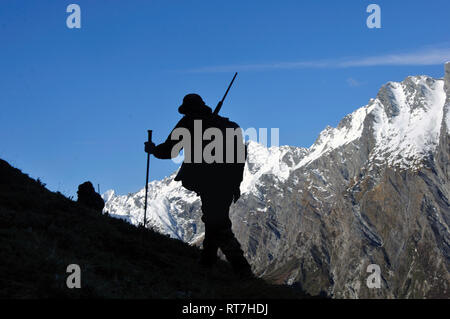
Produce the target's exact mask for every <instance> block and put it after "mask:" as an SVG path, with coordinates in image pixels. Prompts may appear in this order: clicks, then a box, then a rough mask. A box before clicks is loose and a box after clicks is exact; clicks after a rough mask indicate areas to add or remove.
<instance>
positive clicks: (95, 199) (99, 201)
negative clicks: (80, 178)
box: [77, 182, 105, 213]
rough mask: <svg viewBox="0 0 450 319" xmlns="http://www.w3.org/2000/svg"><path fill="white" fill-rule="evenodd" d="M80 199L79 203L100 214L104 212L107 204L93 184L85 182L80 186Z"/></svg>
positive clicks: (78, 192)
mask: <svg viewBox="0 0 450 319" xmlns="http://www.w3.org/2000/svg"><path fill="white" fill-rule="evenodd" d="M77 194H78V199H77V202H78V203H80V204H82V205H84V206H86V207H89V208H90V209H93V210H95V211H97V212H99V213H101V212H102V211H103V208H104V207H105V202H104V201H103V198H102V197H101V196H100V194H98V193H97V192H96V191H95V189H94V186H93V185H92V183H91V182H84V183H83V184H80V185H78V191H77Z"/></svg>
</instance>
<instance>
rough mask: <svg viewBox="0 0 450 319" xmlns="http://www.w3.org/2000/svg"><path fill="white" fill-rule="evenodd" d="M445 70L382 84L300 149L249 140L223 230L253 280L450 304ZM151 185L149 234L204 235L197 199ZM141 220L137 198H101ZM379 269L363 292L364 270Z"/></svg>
mask: <svg viewBox="0 0 450 319" xmlns="http://www.w3.org/2000/svg"><path fill="white" fill-rule="evenodd" d="M449 108H450V63H447V64H446V68H445V77H444V78H443V79H433V78H430V77H427V76H411V77H408V78H406V79H405V80H404V81H403V82H399V83H397V82H389V83H387V84H386V85H384V86H383V87H382V88H381V89H380V91H379V93H378V95H377V97H376V98H375V99H371V100H370V101H369V103H368V104H367V105H366V106H363V107H361V108H359V109H357V110H356V111H354V112H353V113H351V114H349V115H347V116H346V117H344V118H343V119H342V120H341V122H340V123H339V125H338V126H337V127H336V128H332V127H327V128H325V130H323V131H322V132H321V133H320V135H319V137H318V138H317V140H316V141H315V142H314V144H313V145H312V146H311V147H309V148H300V147H292V146H281V147H269V148H267V147H265V146H263V145H261V144H258V143H256V142H250V143H249V157H248V160H247V163H246V167H245V172H244V180H243V182H242V184H241V193H242V197H241V199H240V200H239V201H238V202H237V203H236V204H234V205H232V208H231V213H230V215H231V219H232V221H233V230H234V231H235V233H236V236H237V237H238V239H239V240H240V242H241V243H242V246H243V248H244V250H245V252H246V254H247V257H248V259H249V260H250V261H251V264H252V266H253V268H254V271H255V272H256V273H257V274H258V275H260V276H263V277H265V278H267V279H270V280H272V281H274V282H286V283H289V284H293V285H298V286H301V287H303V288H304V289H306V290H308V291H309V292H310V293H312V294H317V293H319V292H320V291H325V292H327V293H328V294H330V295H333V296H335V297H374V296H384V297H415V296H425V297H427V296H428V297H429V296H446V297H450V291H449V289H450V274H449V269H450V263H449V261H450V230H449V221H450V207H449V198H450V187H449V177H448V172H449V153H450V146H449V139H448V137H449V131H450V129H449V128H450V114H449ZM174 176H175V173H174V174H173V175H171V176H169V177H167V178H165V179H163V180H161V181H154V182H151V183H150V184H149V192H148V194H149V195H148V196H149V208H148V216H149V225H150V227H153V228H155V229H157V230H158V231H160V232H162V233H165V234H168V235H170V236H172V237H175V238H179V239H181V240H184V241H186V242H190V243H198V242H200V240H201V238H202V234H203V223H202V222H201V221H200V217H201V210H200V206H201V203H200V200H199V198H198V197H197V196H196V195H195V194H194V193H192V192H189V191H187V190H185V189H184V188H183V187H182V186H181V184H180V183H179V182H175V181H174V180H173V178H174ZM103 196H104V199H105V201H106V207H105V210H106V211H108V212H109V213H110V214H112V215H114V216H117V217H121V218H125V219H127V220H129V221H130V222H132V223H134V224H138V223H140V222H142V220H143V205H144V189H142V190H140V191H138V192H137V193H134V194H129V195H115V194H114V192H113V191H108V192H106V193H105V194H104V195H103ZM369 264H378V265H379V266H380V267H381V278H382V288H380V289H369V288H368V287H367V286H366V278H367V276H368V275H369V274H368V273H367V272H366V268H367V266H368V265H369Z"/></svg>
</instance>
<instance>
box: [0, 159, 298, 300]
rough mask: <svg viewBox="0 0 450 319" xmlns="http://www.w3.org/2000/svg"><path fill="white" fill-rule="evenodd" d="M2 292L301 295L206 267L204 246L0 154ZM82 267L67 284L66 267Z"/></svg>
mask: <svg viewBox="0 0 450 319" xmlns="http://www.w3.org/2000/svg"><path fill="white" fill-rule="evenodd" d="M0 247H1V249H0V298H55V297H56V298H80V297H82V298H90V297H94V298H95V297H97V298H302V297H305V296H304V295H303V294H302V293H301V292H299V291H296V290H294V289H292V288H289V287H286V286H274V285H269V284H267V283H265V282H264V281H262V280H252V281H241V280H238V279H237V278H235V277H234V275H233V273H232V272H231V268H230V267H229V266H228V264H227V263H224V262H221V263H220V265H219V266H218V268H217V269H214V270H212V271H207V270H205V269H203V268H201V267H199V266H198V265H197V258H198V256H199V250H198V249H197V248H195V247H191V246H188V245H187V244H185V243H183V242H181V241H179V240H174V239H170V238H168V237H166V236H163V235H160V234H158V233H155V232H153V231H151V230H147V229H143V228H136V227H134V226H132V225H130V224H128V223H126V222H124V221H121V220H118V219H114V218H110V217H108V216H106V215H100V214H98V213H95V212H94V211H91V210H89V209H86V208H84V207H81V206H79V205H78V204H77V203H76V202H74V201H72V200H70V199H68V198H66V197H64V196H63V195H61V194H59V193H53V192H50V191H48V190H47V189H46V188H45V187H44V185H43V184H42V183H41V182H40V181H39V180H37V181H36V180H34V179H31V178H29V177H28V176H27V175H25V174H23V173H21V172H20V171H19V170H18V169H15V168H13V167H11V166H10V165H9V164H8V163H7V162H5V161H3V160H0ZM69 264H78V265H79V266H80V268H81V289H69V288H67V286H66V279H67V276H69V274H68V273H66V268H67V266H68V265H69Z"/></svg>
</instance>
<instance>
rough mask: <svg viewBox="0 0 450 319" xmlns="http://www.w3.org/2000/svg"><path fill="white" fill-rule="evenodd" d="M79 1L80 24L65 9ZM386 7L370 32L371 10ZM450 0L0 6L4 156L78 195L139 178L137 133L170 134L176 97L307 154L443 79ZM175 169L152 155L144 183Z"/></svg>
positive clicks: (12, 2)
mask: <svg viewBox="0 0 450 319" xmlns="http://www.w3.org/2000/svg"><path fill="white" fill-rule="evenodd" d="M70 3H76V4H78V5H79V6H80V7H81V29H68V28H67V27H66V18H67V16H68V15H69V14H68V13H66V7H67V6H68V5H69V4H70ZM370 3H376V4H378V5H380V7H381V21H382V22H381V23H382V28H381V29H368V28H367V26H366V18H367V17H368V15H369V14H368V13H366V7H367V6H368V5H369V4H370ZM449 12H450V2H449V1H448V0H431V1H422V0H421V1H411V0H410V1H406V0H398V1H391V0H389V1H380V0H373V1H362V0H349V1H334V0H329V1H325V0H317V1H299V0H295V1H261V0H259V1H253V0H251V1H248V0H247V1H214V0H209V1H206V0H202V1H167V0H165V1H113V0H111V1H102V0H95V1H81V0H79V1H78V0H72V1H62V0H52V1H45V0H40V1H21V0H3V1H1V2H0V158H2V159H4V160H7V161H8V162H10V163H11V164H12V165H13V166H16V167H18V168H20V169H22V170H23V171H24V172H26V173H28V174H30V175H31V176H32V177H35V178H37V177H39V178H41V180H43V181H44V182H45V183H47V186H48V188H50V189H51V190H55V191H56V190H58V191H61V192H62V193H64V194H66V195H74V194H75V193H76V188H77V185H78V184H80V183H82V182H83V181H85V180H91V181H92V182H93V183H94V184H95V185H97V184H100V186H101V190H102V192H103V191H105V190H106V189H110V188H112V189H115V190H116V191H117V192H118V193H128V192H134V191H137V190H138V189H140V188H142V187H143V186H144V183H145V165H146V155H145V153H144V152H143V142H144V141H145V140H146V135H147V133H146V130H147V129H153V130H154V135H153V136H154V138H153V140H154V141H155V142H161V141H163V139H165V138H166V136H167V134H168V133H169V132H170V129H171V128H172V126H173V125H175V123H176V122H177V121H178V119H179V118H180V115H179V114H178V113H177V107H178V105H179V104H180V103H181V100H182V98H183V96H184V95H185V94H187V93H191V92H196V93H199V94H200V95H202V97H203V98H204V100H205V101H206V102H207V104H209V105H211V106H213V107H214V106H215V105H216V103H217V102H218V100H219V99H220V98H221V96H222V94H223V92H224V90H225V88H226V86H227V84H228V81H229V80H230V79H231V77H232V75H233V73H234V72H235V71H238V72H239V76H238V78H237V80H236V82H235V85H234V87H233V89H232V90H231V91H230V94H229V96H228V98H227V101H226V103H225V105H224V107H223V109H222V110H223V111H222V115H224V116H227V117H231V118H232V119H233V120H235V121H237V122H238V123H239V124H240V125H241V126H242V127H244V128H247V127H256V128H259V127H268V128H270V127H278V128H279V129H280V144H289V145H297V146H306V147H309V146H310V145H311V144H312V143H313V142H314V140H315V139H316V137H317V135H318V134H319V132H320V131H321V130H322V129H323V128H325V126H326V125H332V126H335V125H337V124H338V122H339V120H340V119H341V118H342V117H343V116H345V115H346V114H348V113H350V112H352V111H353V110H355V109H356V108H358V107H360V106H363V105H365V104H367V102H368V100H369V99H370V98H373V97H375V96H376V94H377V92H378V90H379V88H380V87H381V85H383V84H384V83H386V82H388V81H401V80H403V79H404V78H405V77H406V76H408V75H417V74H426V75H430V76H433V77H442V76H443V62H444V61H445V60H450V36H449V30H450V19H448V13H449ZM175 169H176V165H175V164H173V163H172V162H171V161H162V160H156V159H152V160H151V164H150V176H151V179H160V178H162V177H164V176H166V175H169V174H170V173H171V172H172V171H174V170H175Z"/></svg>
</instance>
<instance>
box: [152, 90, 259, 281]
mask: <svg viewBox="0 0 450 319" xmlns="http://www.w3.org/2000/svg"><path fill="white" fill-rule="evenodd" d="M178 111H179V113H181V114H183V115H184V116H183V118H181V120H180V121H179V122H178V124H177V125H176V126H175V128H174V129H173V130H172V132H171V134H170V135H169V137H168V138H167V139H166V141H165V142H164V143H162V144H159V145H157V146H155V144H153V143H148V142H147V143H145V146H146V147H145V150H146V152H148V153H150V154H153V155H154V156H155V157H157V158H160V159H170V158H174V157H176V156H177V155H178V153H179V151H180V149H177V148H176V147H175V146H176V144H177V143H179V142H180V140H181V139H180V138H179V139H174V138H173V137H172V134H173V133H175V132H176V131H177V129H181V132H182V131H183V130H184V131H186V130H187V131H188V132H189V133H190V143H188V145H190V151H188V150H187V149H186V147H184V162H183V164H182V166H181V168H180V170H179V172H178V174H177V176H176V177H175V180H177V181H181V182H182V185H183V186H184V187H185V188H187V189H189V190H192V191H195V192H196V193H197V194H198V195H199V196H200V198H201V201H202V213H203V214H202V221H203V222H204V223H205V238H204V240H203V250H202V254H201V258H200V264H202V265H204V266H207V267H210V266H213V265H214V264H215V263H216V262H217V252H218V249H219V248H220V249H221V250H222V252H223V253H224V255H225V256H226V258H227V260H228V261H229V262H230V264H231V265H232V267H233V269H234V271H235V272H236V273H238V275H240V276H242V277H251V276H252V271H251V267H250V265H249V263H248V262H247V260H246V259H245V257H244V254H243V251H242V249H241V246H240V244H239V242H238V241H237V239H236V237H235V236H234V234H233V232H232V230H231V220H230V218H229V208H230V205H231V203H232V202H233V201H234V202H236V201H237V200H238V199H239V197H240V190H239V186H240V183H241V181H242V177H243V170H244V165H245V156H246V149H245V145H244V143H243V140H242V134H241V135H239V136H232V137H231V139H232V140H233V141H234V143H235V144H236V145H239V143H240V145H241V146H242V148H241V153H242V150H243V153H244V154H245V155H244V157H243V160H242V161H240V162H238V161H237V157H238V155H237V153H238V151H239V150H237V147H236V145H234V144H232V145H234V146H232V149H233V150H234V151H235V152H233V159H234V161H232V162H228V163H226V162H225V160H223V161H221V162H220V161H215V162H211V161H208V160H205V158H203V157H202V158H201V160H200V162H199V161H198V158H197V160H196V159H195V158H194V157H195V156H196V155H195V152H196V150H197V153H198V150H200V153H201V152H202V151H203V150H205V146H206V144H208V143H209V142H210V141H212V140H213V138H212V137H211V139H210V140H206V141H205V140H200V141H199V139H198V138H196V137H195V136H194V135H195V134H197V137H198V136H199V134H198V132H197V133H196V132H194V131H195V129H197V130H198V128H199V123H200V121H201V132H200V136H201V137H203V133H204V132H205V130H207V129H208V128H215V129H216V131H217V128H218V129H219V130H220V131H222V132H223V133H224V134H223V136H222V138H223V146H224V150H223V154H221V156H222V158H223V159H225V157H226V153H227V152H229V151H230V149H228V150H227V148H226V147H225V144H226V143H227V139H228V140H230V138H229V137H225V132H224V131H225V129H226V128H232V129H233V128H239V126H238V125H237V124H236V123H234V122H231V121H229V120H228V119H227V118H224V117H221V116H218V115H213V113H212V111H211V108H210V107H209V106H207V105H205V103H204V102H203V100H202V98H201V97H200V96H199V95H197V94H188V95H186V96H185V97H184V99H183V104H182V105H181V106H180V107H179V108H178ZM196 125H197V126H196ZM239 132H240V131H239ZM175 135H176V134H175ZM214 138H218V137H217V136H214ZM199 143H200V144H201V145H198V144H199ZM232 143H233V142H232ZM174 149H175V151H174ZM216 151H218V150H215V152H216ZM212 154H215V153H214V152H212Z"/></svg>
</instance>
